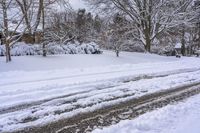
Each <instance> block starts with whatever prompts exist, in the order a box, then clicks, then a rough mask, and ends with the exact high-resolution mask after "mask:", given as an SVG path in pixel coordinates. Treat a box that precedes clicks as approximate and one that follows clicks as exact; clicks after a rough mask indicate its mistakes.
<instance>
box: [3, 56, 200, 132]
mask: <svg viewBox="0 0 200 133" xmlns="http://www.w3.org/2000/svg"><path fill="white" fill-rule="evenodd" d="M33 63H34V62H33ZM199 82H200V60H199V59H198V58H184V59H181V60H176V61H174V60H173V61H164V62H162V61H159V62H152V63H144V62H142V63H137V64H124V65H123V64H120V65H112V66H104V67H102V66H101V67H92V68H91V67H90V68H82V69H80V68H76V69H60V70H46V71H44V70H43V71H3V72H0V103H1V104H0V131H2V132H7V131H14V130H19V129H23V128H26V127H29V126H38V125H40V126H41V125H44V124H48V123H49V122H52V121H57V120H60V119H65V118H69V117H71V116H74V115H77V114H79V113H81V112H82V113H83V112H88V111H93V110H95V109H99V108H102V107H105V106H108V105H113V104H116V103H119V102H122V101H126V100H129V99H131V98H135V97H140V96H143V95H146V94H149V93H153V92H157V91H161V90H166V89H170V88H174V87H178V86H183V85H187V84H192V83H199Z"/></svg>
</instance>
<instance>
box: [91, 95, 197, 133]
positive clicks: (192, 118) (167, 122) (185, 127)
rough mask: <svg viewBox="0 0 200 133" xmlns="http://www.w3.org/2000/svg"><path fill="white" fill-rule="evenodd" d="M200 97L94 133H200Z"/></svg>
mask: <svg viewBox="0 0 200 133" xmlns="http://www.w3.org/2000/svg"><path fill="white" fill-rule="evenodd" d="M199 127H200V95H197V96H194V97H192V98H189V99H188V100H185V101H183V102H181V103H178V104H175V105H168V106H166V107H164V108H161V109H158V110H155V111H153V112H149V113H146V114H144V115H142V116H140V117H138V118H136V119H134V120H125V121H122V122H120V123H118V124H117V125H113V126H110V127H107V128H104V129H96V130H95V131H93V132H92V133H199V132H200V128H199Z"/></svg>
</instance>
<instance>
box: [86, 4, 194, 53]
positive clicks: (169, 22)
mask: <svg viewBox="0 0 200 133" xmlns="http://www.w3.org/2000/svg"><path fill="white" fill-rule="evenodd" d="M85 1H87V2H89V3H90V4H92V5H93V6H95V8H96V9H99V10H100V11H106V12H109V11H110V12H115V11H117V12H122V13H123V14H125V15H126V16H127V18H128V19H129V20H130V21H132V24H131V26H130V30H133V29H134V34H133V35H134V38H136V39H138V40H139V41H140V42H141V43H142V44H143V45H144V47H145V49H146V51H147V52H150V51H151V45H152V43H153V42H154V40H155V38H156V37H157V36H158V35H159V34H160V33H162V32H163V31H165V29H167V28H171V27H174V26H177V25H180V24H182V23H183V21H177V19H176V18H177V16H179V15H183V14H184V13H185V12H184V10H183V9H185V8H187V7H188V5H190V4H191V3H192V0H177V1H174V0H85ZM180 1H182V3H181V5H179V6H177V5H178V4H179V3H180ZM184 21H186V20H184ZM133 27H134V28H133ZM126 28H127V27H126ZM135 30H136V31H137V33H136V32H135Z"/></svg>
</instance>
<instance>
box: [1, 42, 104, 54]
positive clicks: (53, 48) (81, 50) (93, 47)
mask: <svg viewBox="0 0 200 133" xmlns="http://www.w3.org/2000/svg"><path fill="white" fill-rule="evenodd" d="M46 47H47V54H48V55H55V54H100V53H101V50H100V48H99V46H98V45H97V44H96V43H94V42H91V43H83V44H81V45H80V44H79V43H78V42H75V43H73V44H72V43H70V44H68V45H62V44H60V45H59V44H55V43H50V44H48V45H47V46H46ZM41 54H42V45H39V44H34V45H32V44H25V43H17V44H15V45H14V46H13V47H12V48H11V55H12V56H25V55H41ZM0 56H5V46H4V45H0Z"/></svg>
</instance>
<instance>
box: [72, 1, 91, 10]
mask: <svg viewBox="0 0 200 133" xmlns="http://www.w3.org/2000/svg"><path fill="white" fill-rule="evenodd" d="M69 1H70V3H71V5H72V7H73V8H74V9H79V8H87V7H86V5H85V3H84V2H83V1H82V0H69Z"/></svg>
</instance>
